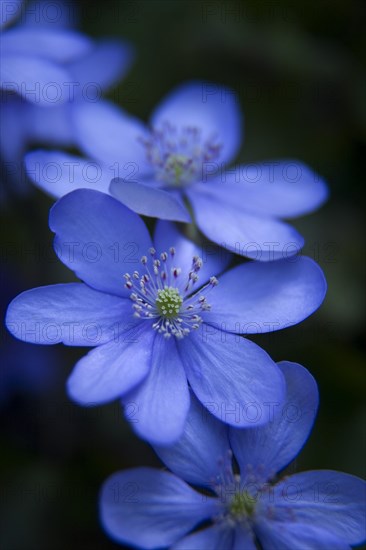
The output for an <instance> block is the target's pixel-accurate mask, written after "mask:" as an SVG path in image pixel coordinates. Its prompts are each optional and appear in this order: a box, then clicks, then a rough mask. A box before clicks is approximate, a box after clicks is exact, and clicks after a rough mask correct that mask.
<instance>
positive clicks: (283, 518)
mask: <svg viewBox="0 0 366 550" xmlns="http://www.w3.org/2000/svg"><path fill="white" fill-rule="evenodd" d="M270 500H271V502H270V504H269V505H267V504H266V502H263V503H261V515H263V514H265V515H267V517H268V514H269V513H270V512H269V511H268V506H269V507H270V509H271V510H272V513H271V514H270V516H271V517H272V519H273V524H274V528H275V529H277V528H278V526H280V528H281V526H282V525H283V523H290V522H291V520H289V518H293V519H292V521H294V522H296V523H299V524H306V525H310V526H312V527H314V528H319V529H322V530H325V531H328V532H330V533H332V534H333V535H334V536H335V537H338V538H339V539H340V541H343V542H344V543H345V544H349V545H351V546H352V545H355V544H361V543H362V542H365V540H366V525H365V515H366V483H365V481H363V480H362V479H360V478H358V477H355V476H352V475H349V474H344V473H341V472H334V471H331V470H318V471H310V472H303V473H301V474H295V475H293V476H289V477H287V478H285V479H284V480H283V481H282V482H280V483H278V484H277V485H275V486H274V488H273V491H272V492H271V497H270Z"/></svg>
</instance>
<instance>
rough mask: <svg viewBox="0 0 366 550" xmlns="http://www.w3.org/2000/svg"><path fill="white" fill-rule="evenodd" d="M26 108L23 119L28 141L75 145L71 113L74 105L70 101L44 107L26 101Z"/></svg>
mask: <svg viewBox="0 0 366 550" xmlns="http://www.w3.org/2000/svg"><path fill="white" fill-rule="evenodd" d="M26 106H27V110H26V113H25V117H24V119H23V124H25V125H26V131H27V137H28V141H29V142H30V143H32V144H33V143H47V145H48V146H52V145H56V146H59V147H61V146H63V147H72V146H74V145H75V138H74V130H73V127H72V114H73V109H74V105H73V104H71V103H70V102H66V103H62V104H61V105H54V106H53V107H52V109H44V108H43V107H40V106H38V105H35V104H34V103H32V104H31V103H26Z"/></svg>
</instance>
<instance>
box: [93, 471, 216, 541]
mask: <svg viewBox="0 0 366 550" xmlns="http://www.w3.org/2000/svg"><path fill="white" fill-rule="evenodd" d="M216 511H217V504H216V499H212V498H208V497H205V496H203V495H201V494H199V493H197V492H196V491H194V490H193V489H191V488H190V487H189V485H187V484H186V483H185V482H184V481H182V480H180V479H179V478H177V477H176V476H175V475H173V474H170V473H168V472H159V471H156V470H153V469H151V468H135V469H133V470H128V471H125V472H119V473H117V474H114V475H113V476H111V477H110V478H109V479H108V480H107V481H106V482H105V484H104V486H103V489H102V493H101V498H100V514H101V520H102V523H103V526H104V528H105V530H106V531H107V532H108V533H109V535H110V536H111V537H112V538H113V539H115V540H116V541H118V542H120V543H125V544H132V545H134V546H138V547H140V548H146V549H153V548H162V547H166V546H170V545H171V544H174V543H175V542H176V541H177V540H179V539H180V538H181V537H183V536H184V535H185V534H186V533H188V532H189V531H191V529H193V528H194V527H195V526H196V525H198V524H199V523H200V522H202V521H203V520H205V519H208V518H210V517H211V516H212V515H214V513H215V512H216Z"/></svg>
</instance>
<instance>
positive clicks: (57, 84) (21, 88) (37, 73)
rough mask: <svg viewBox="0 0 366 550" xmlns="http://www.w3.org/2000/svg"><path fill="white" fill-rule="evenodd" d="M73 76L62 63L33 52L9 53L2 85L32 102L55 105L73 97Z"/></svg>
mask: <svg viewBox="0 0 366 550" xmlns="http://www.w3.org/2000/svg"><path fill="white" fill-rule="evenodd" d="M70 79H71V76H70V75H69V73H68V71H67V70H66V69H65V68H64V67H61V66H58V65H56V64H55V63H53V62H51V61H49V60H47V59H41V58H39V57H35V56H32V55H25V54H17V53H9V54H8V53H7V54H4V55H2V57H1V64H0V87H1V88H3V89H4V90H7V91H12V92H15V93H17V94H19V95H21V96H22V97H23V98H24V99H26V100H27V101H29V102H31V103H36V104H39V105H41V106H43V107H53V106H55V105H59V104H61V103H64V102H65V101H67V100H68V99H69V90H68V87H67V86H66V87H65V83H68V82H70Z"/></svg>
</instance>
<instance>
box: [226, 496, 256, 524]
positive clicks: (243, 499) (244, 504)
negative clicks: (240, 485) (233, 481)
mask: <svg viewBox="0 0 366 550" xmlns="http://www.w3.org/2000/svg"><path fill="white" fill-rule="evenodd" d="M255 503H256V501H255V498H254V497H253V496H252V495H250V494H249V493H248V492H247V491H243V492H238V493H235V495H234V497H233V499H232V501H231V503H230V506H229V513H230V515H231V516H232V517H233V518H234V519H240V518H243V517H248V516H249V517H250V516H251V515H252V514H253V512H254V509H255Z"/></svg>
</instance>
